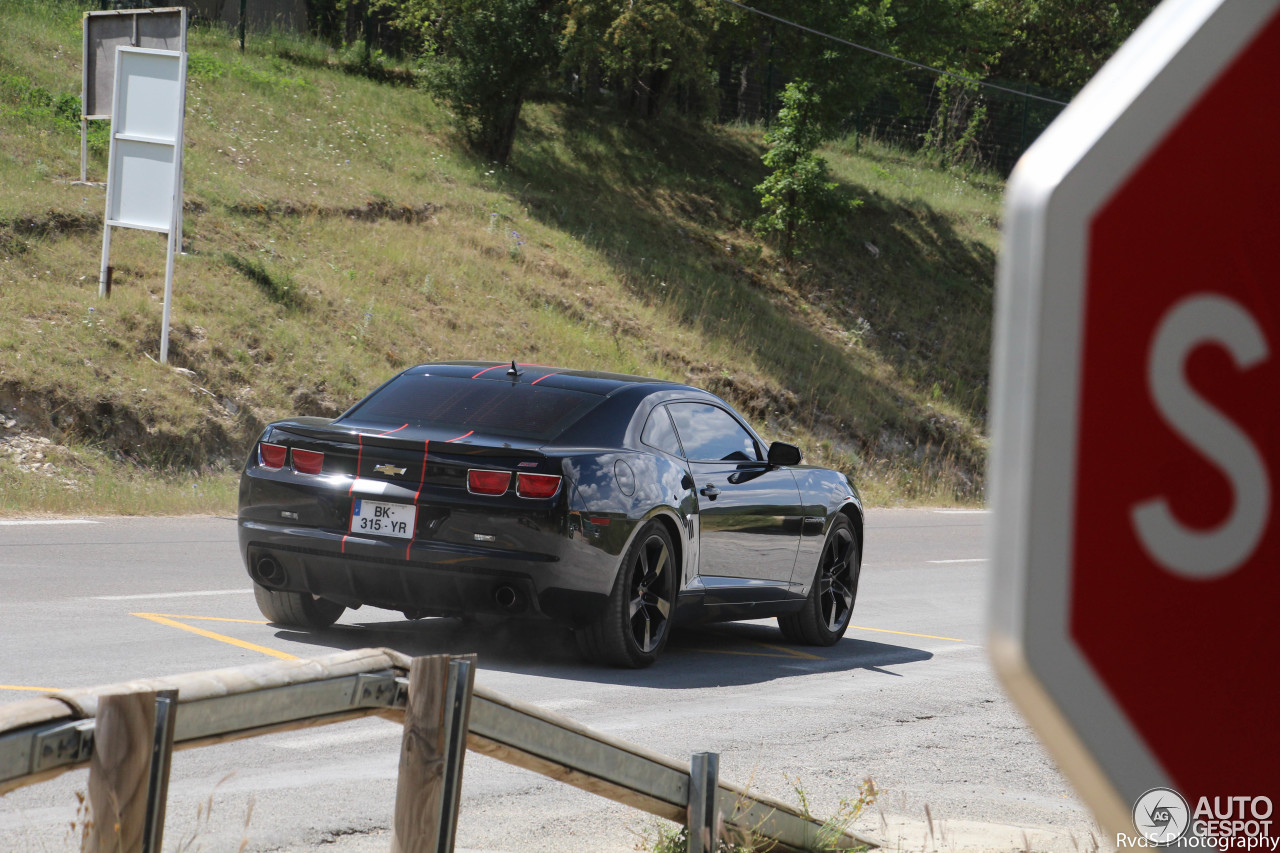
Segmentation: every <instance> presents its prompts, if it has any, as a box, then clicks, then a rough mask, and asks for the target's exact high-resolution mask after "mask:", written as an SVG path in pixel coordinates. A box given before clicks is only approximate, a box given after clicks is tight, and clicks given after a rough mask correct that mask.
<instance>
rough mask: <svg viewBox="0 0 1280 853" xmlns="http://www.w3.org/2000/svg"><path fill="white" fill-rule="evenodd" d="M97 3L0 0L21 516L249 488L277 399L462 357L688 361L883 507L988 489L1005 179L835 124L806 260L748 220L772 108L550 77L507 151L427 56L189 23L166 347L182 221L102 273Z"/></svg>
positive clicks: (331, 391) (8, 323)
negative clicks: (755, 231) (486, 146)
mask: <svg viewBox="0 0 1280 853" xmlns="http://www.w3.org/2000/svg"><path fill="white" fill-rule="evenodd" d="M83 8H84V6H83V4H76V3H70V2H56V0H25V2H18V0H0V14H3V17H4V20H5V26H4V27H2V28H0V186H3V187H4V190H3V192H0V512H4V513H14V512H24V511H54V512H62V511H119V512H164V511H170V512H184V511H220V512H221V511H229V510H230V509H231V508H232V507H233V506H234V483H235V469H236V467H237V466H238V465H239V464H240V462H241V460H242V459H243V457H244V455H245V453H246V452H247V450H248V448H249V446H250V444H251V443H252V440H253V438H254V437H255V436H256V434H257V431H258V430H259V429H260V428H261V426H262V425H263V424H264V423H266V422H268V421H270V420H272V419H273V418H276V417H279V416H283V415H286V414H319V415H333V414H336V413H338V412H339V411H341V410H342V409H343V408H345V407H346V406H347V405H348V404H350V403H351V402H353V401H354V400H355V399H357V398H358V397H359V396H361V395H362V394H363V393H364V392H365V391H367V390H369V389H370V388H372V387H373V386H375V385H376V384H377V383H379V382H381V381H382V380H383V379H385V378H386V377H388V376H390V375H391V374H392V373H393V372H395V371H397V370H399V369H401V368H403V367H405V366H408V365H411V364H414V363H417V362H420V361H425V360H431V359H455V358H468V359H495V360H500V359H511V358H515V359H517V360H520V361H527V362H535V363H545V364H557V365H564V366H572V367H586V368H596V369H603V370H613V371H622V372H628V373H640V374H646V375H654V376H661V377H667V378H671V379H677V380H682V381H689V382H692V383H695V384H699V385H702V386H705V387H708V388H710V389H711V390H713V391H715V392H717V393H719V394H721V395H722V396H724V397H726V398H727V399H728V400H730V401H731V402H733V403H734V404H736V405H737V406H739V407H740V408H741V409H742V410H743V412H744V413H745V414H747V415H748V416H749V417H750V418H751V419H752V420H753V421H754V422H755V424H756V426H757V427H758V428H759V429H760V430H761V432H762V433H763V434H764V435H765V436H766V437H767V438H782V439H785V440H790V441H793V442H796V443H798V444H800V445H801V446H802V447H803V448H804V450H805V453H806V460H807V461H812V462H818V463H822V464H827V465H832V466H834V467H839V468H842V469H844V470H847V471H849V472H850V473H851V474H852V475H853V476H854V477H855V479H856V481H857V482H858V483H859V485H860V486H861V488H862V489H863V491H864V495H865V496H866V497H867V498H868V500H869V501H871V502H873V503H896V502H931V503H971V502H978V501H981V500H983V498H984V485H983V466H984V464H985V454H986V439H985V437H984V433H985V422H986V410H987V360H988V347H989V338H990V311H991V292H992V285H991V282H992V276H993V273H994V264H995V253H996V248H997V240H998V232H997V228H998V217H999V204H1000V194H1001V192H1002V189H1003V188H1002V186H1001V185H1000V184H999V182H998V181H996V180H994V179H991V178H989V177H986V176H982V175H974V174H969V173H965V172H959V171H946V170H937V169H934V168H932V167H931V166H930V165H929V164H928V163H927V162H926V161H924V160H921V159H918V158H916V157H915V156H914V155H908V154H903V153H901V152H896V151H893V150H888V149H885V148H881V147H877V146H875V145H872V144H864V145H862V146H861V150H858V148H857V147H856V146H855V145H854V143H853V141H852V140H850V141H849V142H847V143H841V144H837V145H834V146H831V147H830V148H829V150H827V151H826V152H825V154H826V156H827V157H828V160H829V162H830V164H831V166H832V170H833V173H834V177H835V178H836V179H837V180H839V181H840V182H841V183H842V184H843V185H844V188H845V191H846V192H847V193H848V194H849V195H850V196H855V197H860V198H862V199H863V200H864V203H863V205H862V207H861V208H860V209H859V210H858V211H857V212H856V213H854V214H852V215H850V216H849V218H848V220H847V222H844V223H841V225H840V227H839V229H838V230H837V233H835V234H834V235H833V236H832V237H831V239H830V240H829V241H828V242H827V244H826V245H824V246H822V247H820V248H819V249H817V250H815V251H814V252H812V253H811V254H809V255H807V256H805V258H804V261H803V263H801V264H799V265H797V266H796V267H794V268H792V269H789V270H788V269H784V268H783V267H782V266H781V265H780V261H779V259H778V257H777V256H776V255H775V254H774V252H773V251H772V250H771V249H770V248H768V247H767V246H762V245H761V244H760V242H759V241H758V240H757V239H756V238H755V237H754V236H753V235H752V234H751V232H750V231H749V230H748V229H746V228H745V227H744V226H743V224H742V223H743V222H744V221H746V220H747V219H749V218H750V217H752V216H754V215H756V213H757V212H758V207H757V205H758V202H757V200H756V197H755V194H754V193H753V192H752V187H753V186H754V185H755V184H756V183H758V182H759V181H760V180H761V179H762V178H763V175H764V169H763V166H762V165H761V163H760V154H761V152H762V148H761V138H760V133H759V131H758V129H753V128H706V127H700V126H697V125H693V124H685V123H681V122H679V121H668V122H665V123H663V124H660V125H645V124H638V123H636V122H635V121H634V120H631V121H628V120H627V118H626V117H625V116H623V115H620V114H616V113H614V112H611V111H610V110H609V109H608V108H606V107H593V108H590V109H588V108H584V107H580V106H576V105H573V104H568V103H565V102H561V101H554V100H553V101H549V102H545V103H537V104H533V105H531V106H529V107H527V108H526V111H525V115H524V123H523V125H522V127H521V129H520V132H519V136H518V139H517V142H516V148H515V153H514V155H513V158H512V164H511V165H510V166H509V167H506V168H497V167H495V166H493V165H491V164H486V163H483V162H477V161H476V160H475V159H474V158H472V157H471V156H470V155H468V154H467V153H466V152H465V150H464V149H463V148H462V146H461V144H460V142H459V140H458V139H457V138H456V137H455V135H454V134H453V132H452V131H451V129H450V124H449V116H448V115H447V113H446V111H445V110H444V108H442V107H441V106H440V105H438V104H436V103H435V102H433V100H432V99H431V98H430V97H429V96H428V95H426V94H425V93H424V92H423V91H422V90H421V89H419V88H417V87H416V86H415V85H414V84H413V75H412V73H411V72H409V71H407V70H403V71H402V70H397V69H390V70H386V69H383V70H378V69H375V70H374V72H375V73H369V72H368V70H367V69H366V71H365V72H364V73H359V71H358V69H356V68H355V67H354V66H348V65H345V64H344V61H343V57H342V56H341V55H338V54H335V53H333V52H332V51H330V50H327V49H326V48H324V47H323V46H322V45H318V44H315V43H312V42H308V41H306V40H303V39H299V38H295V37H288V36H278V37H272V38H267V37H259V38H251V39H250V41H249V49H248V51H247V52H246V53H245V54H243V55H242V54H240V52H239V51H238V50H237V49H236V44H235V41H234V39H233V38H232V37H231V35H230V34H229V33H227V32H224V31H221V30H216V29H203V28H196V29H193V30H192V31H191V33H190V37H189V38H190V50H191V55H190V66H189V83H188V92H187V97H188V101H187V120H186V149H185V150H186V154H185V156H186V180H185V230H184V244H185V248H186V254H185V255H183V256H181V257H180V258H179V259H178V262H177V267H176V273H175V285H174V291H175V292H174V304H173V328H172V337H171V341H170V361H171V365H170V366H168V367H166V366H161V365H159V364H157V363H156V362H155V360H154V359H155V358H156V357H158V350H159V335H160V317H161V304H160V301H161V299H162V292H163V280H164V260H165V253H164V242H163V238H162V237H161V236H158V235H155V234H151V233H146V232H137V231H128V230H124V229H118V230H116V231H115V233H114V236H113V240H112V263H113V265H114V267H115V277H114V288H113V293H112V296H111V298H110V299H109V300H100V299H99V298H98V296H97V270H98V264H99V258H100V253H101V246H102V212H103V207H104V190H103V189H102V188H101V187H85V186H77V185H73V184H72V180H74V179H75V178H76V177H78V170H79V130H78V121H77V119H76V115H77V113H76V109H77V107H76V105H75V104H74V102H73V101H72V100H71V97H70V96H71V95H72V94H73V93H78V92H79V89H80V83H79V80H80V73H81V72H80V16H81V11H82V10H83ZM97 124H99V125H103V124H105V123H97ZM106 141H107V140H106V130H105V127H102V126H98V127H96V128H95V130H94V132H93V134H92V137H91V160H90V170H89V171H90V179H91V180H97V181H102V180H105V176H106ZM174 368H180V369H174Z"/></svg>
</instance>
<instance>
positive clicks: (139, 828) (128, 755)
mask: <svg viewBox="0 0 1280 853" xmlns="http://www.w3.org/2000/svg"><path fill="white" fill-rule="evenodd" d="M155 720H156V694H155V693H123V694H119V693H118V694H113V695H109V696H103V697H101V699H100V700H99V702H98V718H97V723H96V725H95V729H94V738H93V758H92V759H91V761H90V763H89V827H88V835H87V837H86V838H85V842H84V847H83V851H84V853H141V851H142V839H143V834H144V832H143V830H144V827H145V821H146V809H147V788H148V784H149V782H150V779H151V753H152V749H153V747H154V743H155Z"/></svg>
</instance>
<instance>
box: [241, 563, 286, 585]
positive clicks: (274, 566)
mask: <svg viewBox="0 0 1280 853" xmlns="http://www.w3.org/2000/svg"><path fill="white" fill-rule="evenodd" d="M249 574H250V575H251V576H252V577H253V579H254V580H255V581H257V582H258V583H259V584H261V585H262V586H269V587H279V586H284V582H285V580H287V579H288V575H286V574H285V570H284V567H283V566H281V565H280V564H279V563H277V562H276V561H275V558H274V557H270V556H266V557H260V558H259V559H258V561H257V562H255V563H254V564H253V568H252V569H251V570H250V572H249Z"/></svg>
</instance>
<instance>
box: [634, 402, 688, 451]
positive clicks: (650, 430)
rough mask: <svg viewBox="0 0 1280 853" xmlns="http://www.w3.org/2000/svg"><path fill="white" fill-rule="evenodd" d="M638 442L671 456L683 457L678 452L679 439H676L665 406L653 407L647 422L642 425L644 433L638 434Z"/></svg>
mask: <svg viewBox="0 0 1280 853" xmlns="http://www.w3.org/2000/svg"><path fill="white" fill-rule="evenodd" d="M640 440H641V441H643V442H644V443H645V444H647V445H649V446H650V447H656V448H658V449H659V450H663V451H666V452H667V453H670V454H671V455H672V456H683V455H684V454H683V453H681V452H680V439H679V438H677V437H676V430H675V427H673V426H672V425H671V417H670V416H669V415H668V414H667V407H666V406H655V407H654V409H653V413H652V414H650V415H649V422H648V423H647V424H645V425H644V432H642V433H640Z"/></svg>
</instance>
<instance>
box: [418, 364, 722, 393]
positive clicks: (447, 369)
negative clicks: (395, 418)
mask: <svg viewBox="0 0 1280 853" xmlns="http://www.w3.org/2000/svg"><path fill="white" fill-rule="evenodd" d="M512 366H513V362H509V361H441V362H431V363H428V364H419V365H417V366H416V367H411V368H409V369H408V370H406V371H404V372H405V373H406V374H409V375H411V376H412V375H417V376H448V377H453V378H470V379H475V380H476V381H480V382H482V381H494V382H510V381H512V376H511V374H510V371H511V368H512ZM514 366H515V368H516V370H517V375H516V376H515V377H514V378H515V380H516V381H517V382H521V383H528V384H531V385H532V384H537V385H541V386H543V387H545V388H562V389H564V390H566V391H578V392H582V393H586V394H598V395H599V396H602V397H608V396H612V395H613V394H614V393H615V392H618V391H621V390H623V389H625V388H632V387H635V386H641V385H650V386H653V390H658V389H660V388H662V389H665V388H682V387H688V386H683V385H681V384H680V383H677V382H670V381H668V380H666V379H653V378H651V377H648V376H631V375H629V374H625V373H605V372H602V371H595V370H572V369H569V368H564V367H552V366H550V365H545V364H525V363H521V362H515V363H514ZM693 390H697V389H693Z"/></svg>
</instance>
